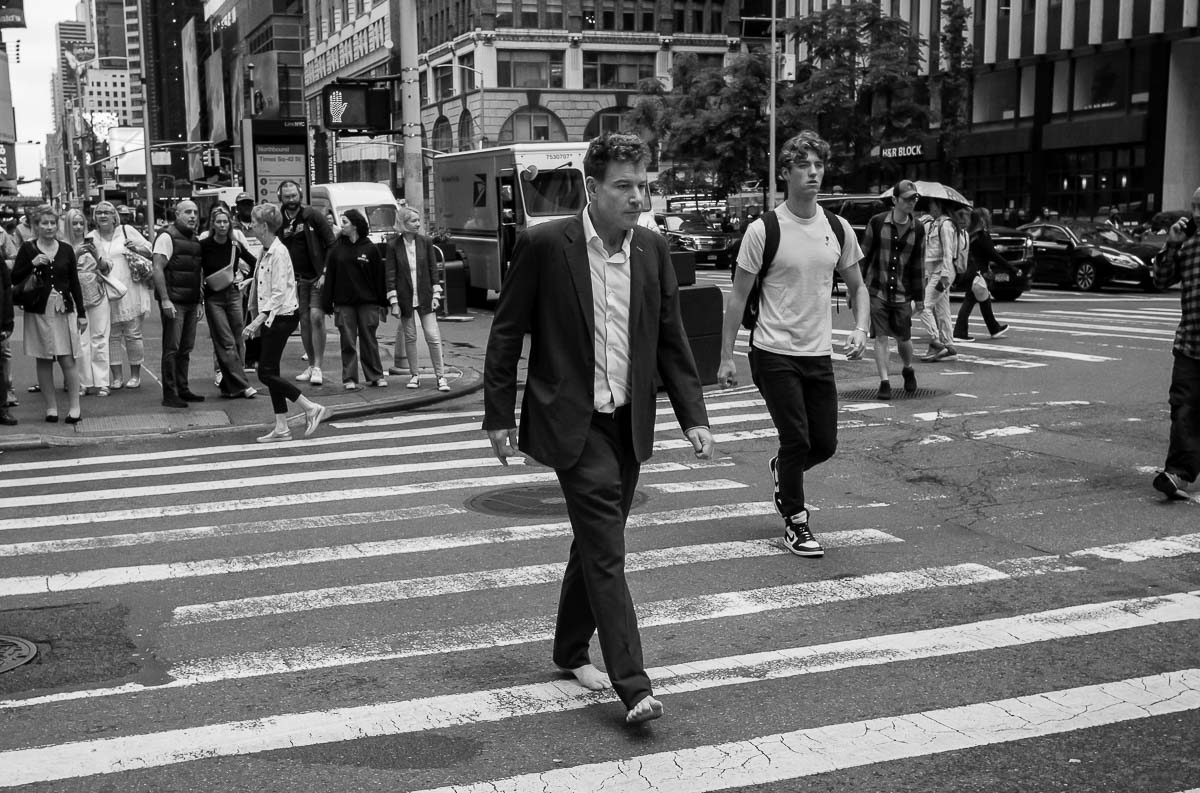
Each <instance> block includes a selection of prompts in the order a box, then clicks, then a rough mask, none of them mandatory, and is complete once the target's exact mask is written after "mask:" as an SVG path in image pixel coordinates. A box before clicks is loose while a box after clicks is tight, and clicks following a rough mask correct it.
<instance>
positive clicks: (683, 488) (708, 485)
mask: <svg viewBox="0 0 1200 793" xmlns="http://www.w3.org/2000/svg"><path fill="white" fill-rule="evenodd" d="M744 487H749V485H747V484H743V483H742V482H734V481H733V480H732V479H701V480H699V481H696V482H660V483H658V484H648V485H645V488H646V489H647V490H657V491H658V492H659V493H703V492H705V491H708V490H740V489H741V488H744Z"/></svg>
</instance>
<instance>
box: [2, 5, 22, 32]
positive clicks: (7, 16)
mask: <svg viewBox="0 0 1200 793" xmlns="http://www.w3.org/2000/svg"><path fill="white" fill-rule="evenodd" d="M23 27H25V0H0V28H23Z"/></svg>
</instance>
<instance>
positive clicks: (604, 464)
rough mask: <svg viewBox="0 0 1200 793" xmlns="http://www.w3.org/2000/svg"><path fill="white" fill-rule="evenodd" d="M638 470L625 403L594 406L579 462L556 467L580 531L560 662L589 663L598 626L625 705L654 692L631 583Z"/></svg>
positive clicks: (557, 651)
mask: <svg viewBox="0 0 1200 793" xmlns="http://www.w3.org/2000/svg"><path fill="white" fill-rule="evenodd" d="M640 470H641V466H640V464H639V463H638V461H637V457H636V455H635V454H634V451H633V435H632V430H631V424H630V416H629V409H628V407H624V408H620V409H618V410H617V412H616V413H615V414H613V415H606V414H602V413H596V414H593V417H592V423H591V426H590V427H589V429H588V435H587V441H586V443H585V445H584V449H583V454H582V455H581V456H580V458H579V462H577V463H576V464H575V466H574V467H572V468H565V469H560V470H558V471H556V472H555V473H556V474H558V481H559V484H560V485H561V486H562V490H563V496H564V497H565V498H566V502H567V513H568V514H569V515H570V518H571V530H572V532H573V533H574V536H575V538H574V540H573V541H572V542H571V555H570V557H569V558H568V560H567V569H566V572H565V573H564V574H563V582H562V592H561V594H560V596H559V601H558V624H557V625H556V627H555V631H554V663H555V664H557V665H558V666H560V667H562V668H564V669H575V668H577V667H580V666H583V665H584V664H587V663H590V660H589V658H588V644H589V643H590V641H591V639H592V634H593V633H599V634H600V650H601V652H602V653H603V655H604V666H605V668H606V670H607V672H608V677H609V679H610V680H611V681H612V684H613V689H614V690H615V691H616V692H617V696H618V697H620V698H621V702H623V703H624V704H625V707H626V708H632V707H633V706H634V705H636V704H637V703H638V702H640V701H641V700H643V699H645V698H646V697H647V696H649V694H650V693H651V692H650V678H649V677H647V676H646V669H645V665H644V664H643V662H642V640H641V637H640V636H639V634H638V625H637V614H636V613H635V612H634V610H633V599H632V598H631V597H630V595H629V587H628V586H627V585H626V584H625V520H626V518H628V516H629V508H630V506H631V505H632V504H633V495H634V489H635V488H636V487H637V480H638V472H639V471H640Z"/></svg>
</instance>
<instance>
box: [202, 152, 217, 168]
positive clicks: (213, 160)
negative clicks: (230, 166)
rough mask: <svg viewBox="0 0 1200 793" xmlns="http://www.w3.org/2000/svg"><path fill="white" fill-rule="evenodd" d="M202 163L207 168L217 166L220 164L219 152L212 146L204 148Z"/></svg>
mask: <svg viewBox="0 0 1200 793" xmlns="http://www.w3.org/2000/svg"><path fill="white" fill-rule="evenodd" d="M204 164H205V165H206V166H208V167H209V168H219V167H220V166H221V153H220V152H219V151H217V150H216V149H213V148H208V149H205V150H204Z"/></svg>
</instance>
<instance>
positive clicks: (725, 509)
mask: <svg viewBox="0 0 1200 793" xmlns="http://www.w3.org/2000/svg"><path fill="white" fill-rule="evenodd" d="M774 512H775V508H774V505H773V504H772V505H769V504H763V503H761V502H758V503H747V504H730V505H727V506H712V507H696V508H693V509H683V510H669V511H666V512H651V513H648V514H645V515H631V516H630V518H629V525H630V526H634V527H647V526H665V525H671V524H676V523H691V522H697V521H704V520H724V519H727V518H740V517H748V516H751V515H764V514H773V513H774ZM570 532H571V523H570V521H565V520H564V521H556V522H554V523H541V524H536V525H531V526H509V527H503V526H498V527H495V528H487V529H481V530H480V531H474V532H454V533H451V534H440V535H435V536H432V537H405V538H402V539H396V540H378V541H375V542H360V543H354V544H352V545H336V546H330V547H321V548H300V549H297V550H291V551H274V552H271V553H256V554H250V555H247V556H233V557H228V558H221V559H200V560H196V561H189V562H166V563H163V564H150V565H133V566H129V567H109V568H102V569H97V570H80V571H77V572H70V573H55V574H53V575H45V576H38V575H32V576H15V577H12V578H0V597H13V596H15V595H31V594H37V593H44V592H70V591H74V590H79V589H99V588H102V587H110V586H123V585H126V584H143V583H146V582H148V581H168V580H178V579H182V578H199V577H203V576H210V575H225V574H229V573H246V572H250V571H252V570H269V569H274V568H278V567H296V566H300V565H308V564H323V563H326V562H340V561H347V560H351V559H372V558H376V557H379V556H398V555H401V554H412V553H427V552H430V551H442V550H447V549H449V548H465V547H468V546H472V545H494V544H497V543H503V542H515V541H519V540H530V539H541V538H545V537H558V536H563V535H568V534H570ZM558 570H559V573H560V574H561V572H562V569H561V565H560V566H559V567H558ZM471 575H477V576H480V577H482V576H483V575H484V574H483V573H472V574H471ZM514 586H515V584H514Z"/></svg>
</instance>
